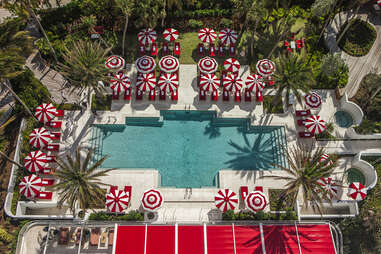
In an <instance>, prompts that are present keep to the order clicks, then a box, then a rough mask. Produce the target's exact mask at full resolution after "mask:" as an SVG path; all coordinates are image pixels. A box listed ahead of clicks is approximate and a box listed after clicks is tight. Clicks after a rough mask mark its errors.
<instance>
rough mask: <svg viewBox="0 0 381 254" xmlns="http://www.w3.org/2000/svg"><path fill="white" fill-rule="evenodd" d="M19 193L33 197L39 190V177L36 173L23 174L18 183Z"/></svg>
mask: <svg viewBox="0 0 381 254" xmlns="http://www.w3.org/2000/svg"><path fill="white" fill-rule="evenodd" d="M19 189H20V193H21V194H22V195H24V196H25V197H27V198H34V197H35V196H36V195H37V194H38V193H39V191H40V190H41V178H40V177H38V176H36V175H33V174H32V175H28V176H24V177H23V179H22V180H21V182H20V184H19Z"/></svg>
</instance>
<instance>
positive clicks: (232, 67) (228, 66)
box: [224, 58, 241, 72]
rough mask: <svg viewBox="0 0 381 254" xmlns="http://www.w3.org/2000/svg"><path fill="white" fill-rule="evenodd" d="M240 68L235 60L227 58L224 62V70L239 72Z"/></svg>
mask: <svg viewBox="0 0 381 254" xmlns="http://www.w3.org/2000/svg"><path fill="white" fill-rule="evenodd" d="M240 66H241V65H240V64H239V62H238V60H237V59H235V58H228V59H226V60H225V61H224V68H225V70H227V71H230V72H237V71H239V67H240Z"/></svg>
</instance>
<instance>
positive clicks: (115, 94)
mask: <svg viewBox="0 0 381 254" xmlns="http://www.w3.org/2000/svg"><path fill="white" fill-rule="evenodd" d="M112 99H113V100H117V99H119V94H118V93H116V92H115V91H112Z"/></svg>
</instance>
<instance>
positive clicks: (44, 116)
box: [34, 103, 57, 123]
mask: <svg viewBox="0 0 381 254" xmlns="http://www.w3.org/2000/svg"><path fill="white" fill-rule="evenodd" d="M56 112H57V109H56V107H54V106H53V104H51V103H43V104H41V105H40V106H38V107H37V108H36V110H35V113H34V115H35V116H36V118H37V119H38V120H39V121H40V122H41V123H47V122H50V121H51V120H52V119H53V118H54V117H55V116H56Z"/></svg>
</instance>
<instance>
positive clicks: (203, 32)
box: [198, 28, 217, 43]
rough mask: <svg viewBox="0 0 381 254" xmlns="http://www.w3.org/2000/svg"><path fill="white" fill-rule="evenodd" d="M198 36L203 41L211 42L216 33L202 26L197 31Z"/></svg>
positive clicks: (214, 38)
mask: <svg viewBox="0 0 381 254" xmlns="http://www.w3.org/2000/svg"><path fill="white" fill-rule="evenodd" d="M198 38H199V39H200V40H201V41H202V42H204V43H213V42H214V41H215V40H216V38H217V34H216V32H215V31H214V30H213V29H211V28H202V29H200V30H199V31H198Z"/></svg>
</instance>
